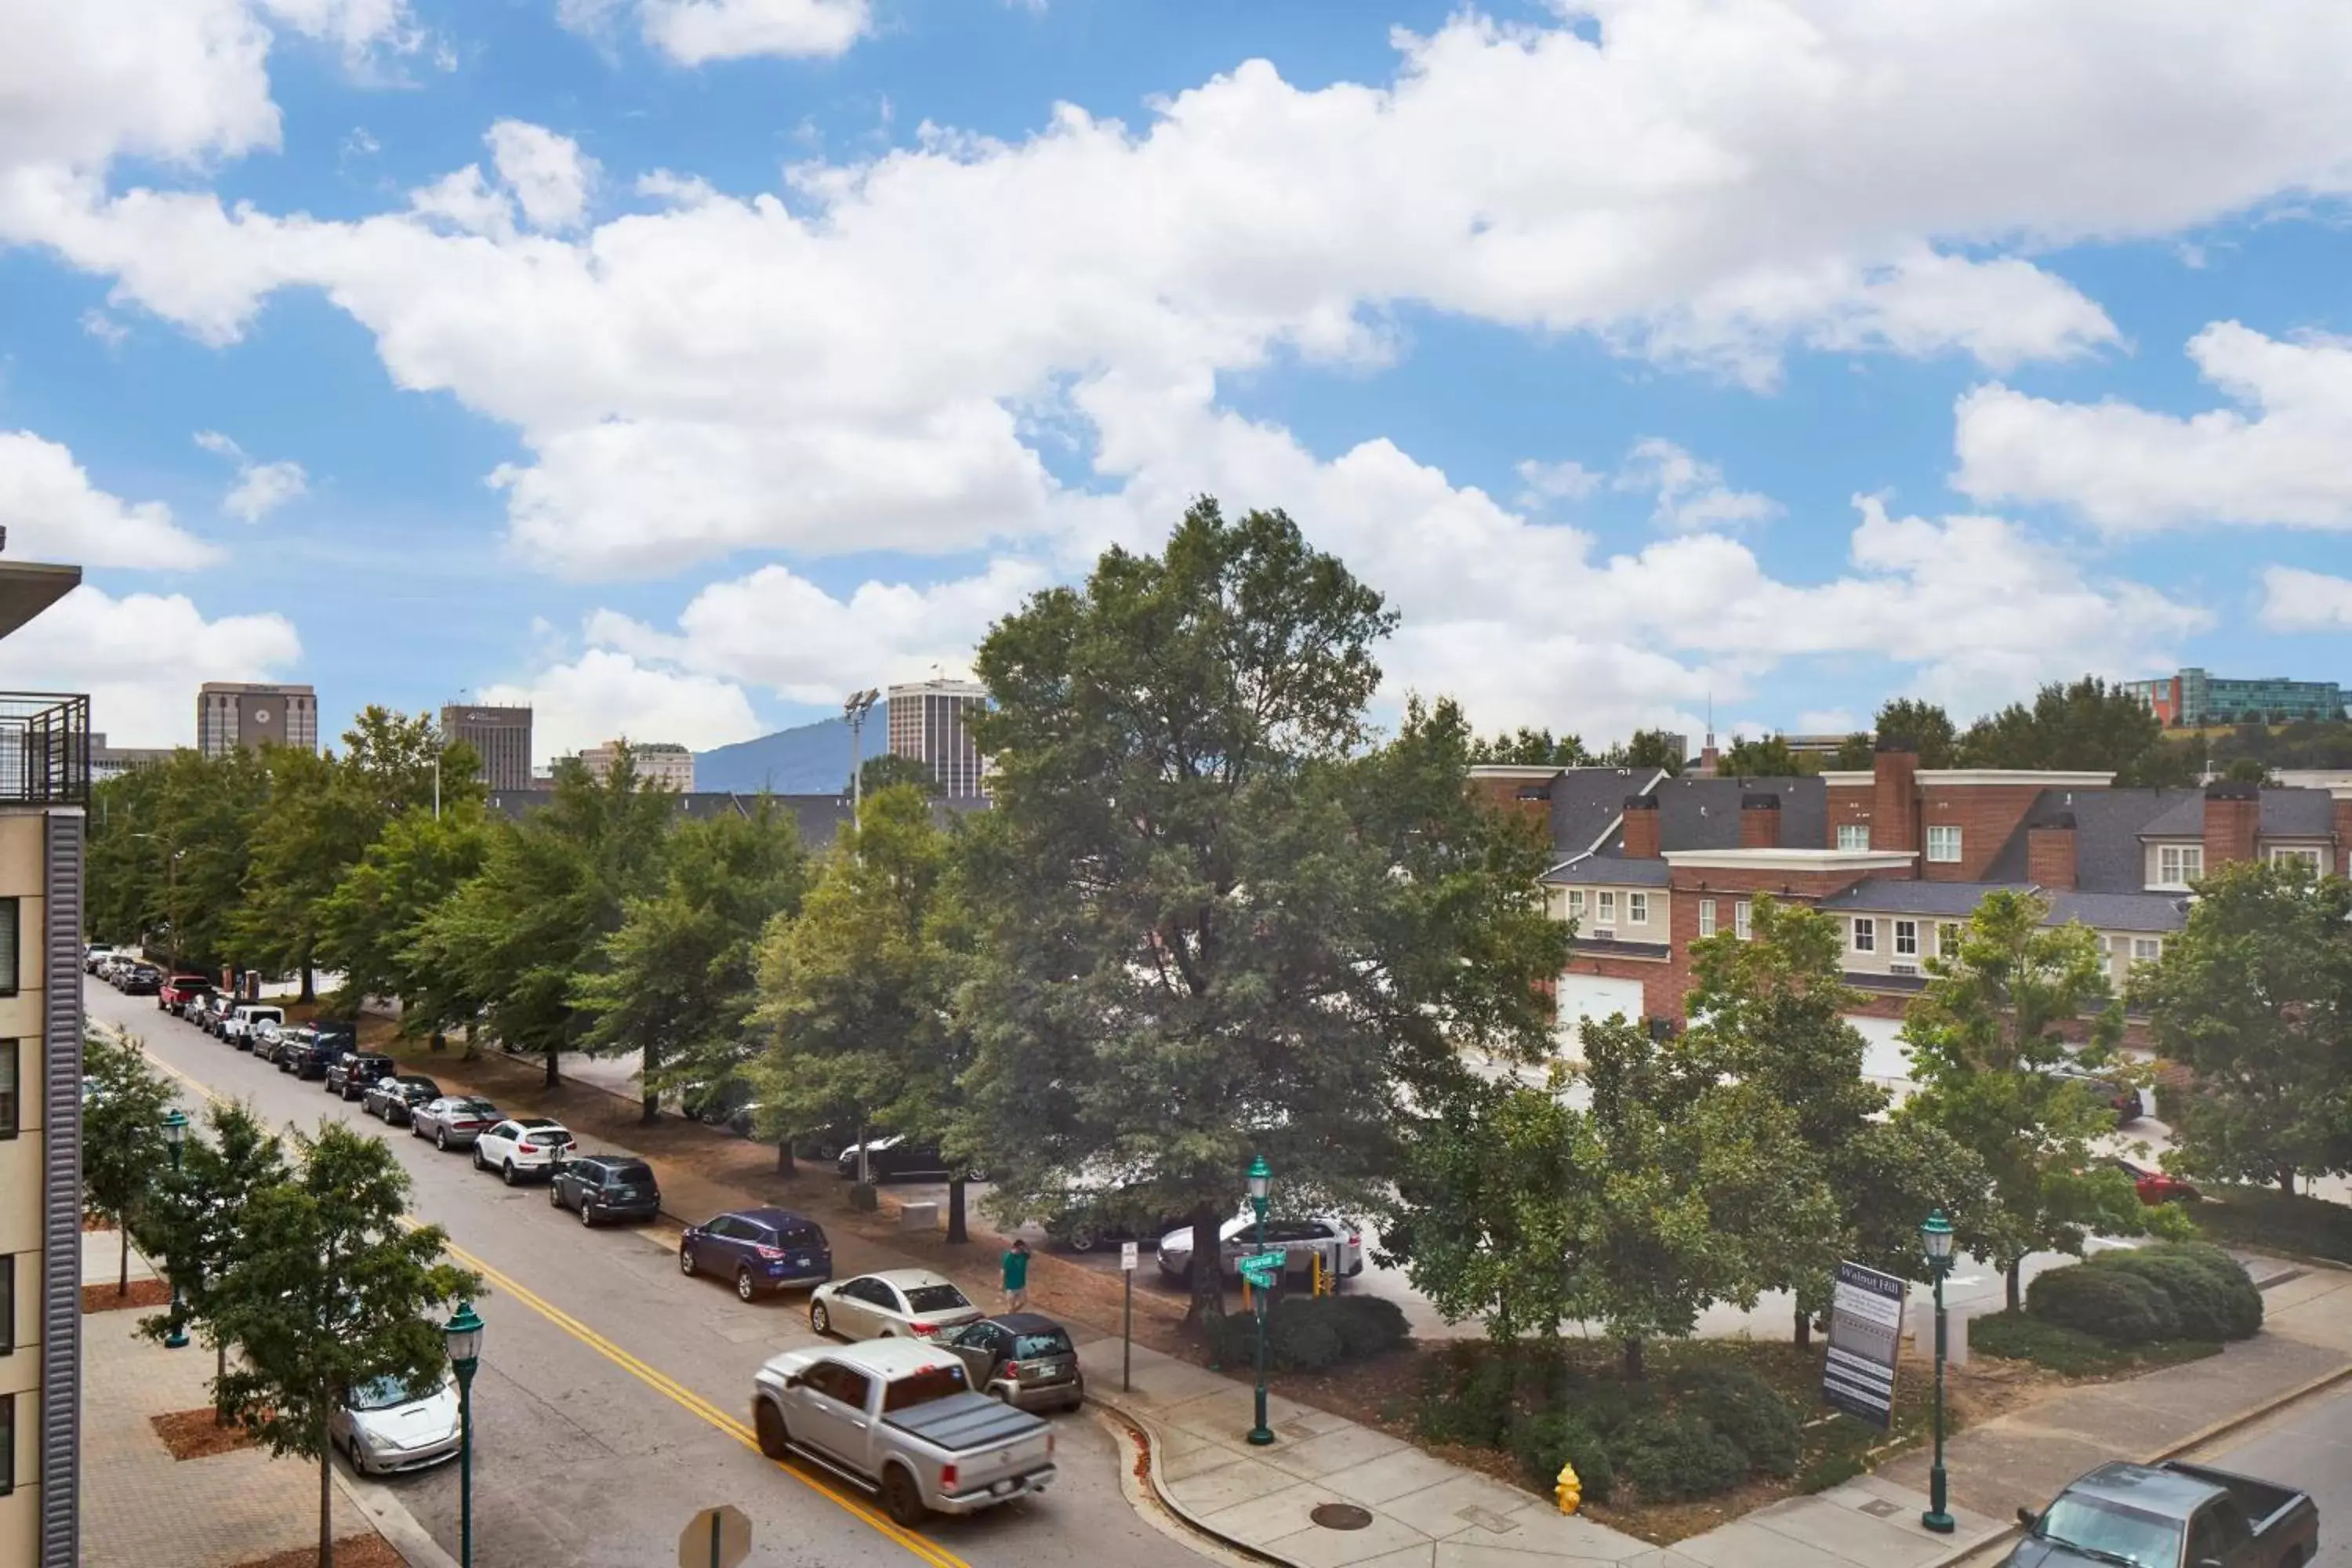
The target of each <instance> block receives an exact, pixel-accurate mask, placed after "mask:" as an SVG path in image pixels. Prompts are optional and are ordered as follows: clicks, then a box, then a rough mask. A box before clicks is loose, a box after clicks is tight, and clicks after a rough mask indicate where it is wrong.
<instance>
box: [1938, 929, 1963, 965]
mask: <svg viewBox="0 0 2352 1568" xmlns="http://www.w3.org/2000/svg"><path fill="white" fill-rule="evenodd" d="M1959 955H1960V922H1959V921H1937V922H1936V956H1937V958H1958V957H1959Z"/></svg>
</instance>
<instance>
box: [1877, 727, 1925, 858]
mask: <svg viewBox="0 0 2352 1568" xmlns="http://www.w3.org/2000/svg"><path fill="white" fill-rule="evenodd" d="M1870 847H1872V848H1873V849H1885V850H1893V851H1895V852H1896V853H1903V852H1906V851H1907V852H1908V853H1911V854H1914V855H1916V854H1917V853H1918V852H1919V752H1918V749H1917V748H1916V747H1915V746H1913V745H1912V743H1911V742H1910V741H1908V740H1907V739H1906V738H1905V737H1903V736H1900V735H1887V736H1884V737H1882V738H1881V739H1880V741H1879V742H1878V748H1877V750H1876V752H1874V753H1873V755H1872V758H1871V792H1870ZM1903 874H1905V873H1897V875H1903ZM1907 874H1908V875H1910V876H1913V877H1916V876H1917V875H1918V874H1919V863H1918V862H1917V861H1916V860H1915V861H1913V862H1912V863H1911V869H1910V871H1909V872H1908V873H1907Z"/></svg>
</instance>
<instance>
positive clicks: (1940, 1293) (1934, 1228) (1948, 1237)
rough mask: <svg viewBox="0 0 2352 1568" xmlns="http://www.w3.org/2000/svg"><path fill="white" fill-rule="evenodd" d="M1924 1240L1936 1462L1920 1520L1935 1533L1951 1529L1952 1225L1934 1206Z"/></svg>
mask: <svg viewBox="0 0 2352 1568" xmlns="http://www.w3.org/2000/svg"><path fill="white" fill-rule="evenodd" d="M1919 1237H1920V1239H1921V1240H1922V1241H1924V1242H1925V1243H1926V1244H1927V1274H1928V1277H1929V1278H1930V1279H1933V1280H1935V1282H1936V1462H1935V1464H1934V1466H1933V1467H1931V1468H1929V1469H1928V1471H1927V1512H1926V1513H1923V1514H1921V1515H1920V1516H1919V1522H1920V1524H1921V1525H1922V1526H1923V1527H1925V1528H1927V1529H1928V1530H1932V1531H1935V1532H1936V1533H1937V1534H1938V1535H1949V1534H1951V1533H1952V1513H1951V1509H1950V1506H1949V1503H1950V1499H1949V1496H1948V1489H1947V1487H1948V1483H1947V1481H1946V1479H1945V1476H1944V1279H1945V1278H1946V1276H1948V1275H1949V1274H1950V1273H1951V1271H1952V1225H1951V1222H1950V1221H1949V1220H1948V1219H1946V1218H1945V1217H1944V1211H1943V1210H1942V1209H1937V1210H1936V1211H1934V1212H1933V1213H1931V1214H1930V1215H1928V1216H1927V1224H1925V1225H1923V1226H1920V1227H1919Z"/></svg>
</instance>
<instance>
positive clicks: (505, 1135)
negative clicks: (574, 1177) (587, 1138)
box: [474, 1116, 576, 1186]
mask: <svg viewBox="0 0 2352 1568" xmlns="http://www.w3.org/2000/svg"><path fill="white" fill-rule="evenodd" d="M575 1146H576V1140H574V1139H573V1138H572V1134H571V1133H569V1132H567V1131H564V1130H563V1124H562V1122H560V1121H550V1120H549V1119H548V1118H546V1117H544V1116H510V1117H509V1118H507V1120H505V1121H501V1122H499V1124H498V1125H497V1126H495V1127H492V1128H490V1129H488V1131H485V1132H483V1134H482V1135H481V1136H480V1137H478V1138H477V1139H475V1140H474V1169H476V1170H477V1171H489V1170H495V1171H497V1172H498V1173H499V1175H500V1176H502V1177H504V1178H505V1180H506V1184H507V1185H509V1186H512V1185H514V1184H516V1183H517V1182H519V1181H520V1180H522V1178H523V1177H525V1176H552V1175H553V1174H555V1167H556V1166H557V1165H558V1164H559V1163H562V1160H563V1157H564V1156H565V1155H566V1154H569V1153H570V1152H572V1149H573V1148H574V1147H575Z"/></svg>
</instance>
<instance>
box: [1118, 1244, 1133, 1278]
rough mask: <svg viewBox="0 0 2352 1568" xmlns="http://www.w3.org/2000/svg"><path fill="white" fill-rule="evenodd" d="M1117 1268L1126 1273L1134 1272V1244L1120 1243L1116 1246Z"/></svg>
mask: <svg viewBox="0 0 2352 1568" xmlns="http://www.w3.org/2000/svg"><path fill="white" fill-rule="evenodd" d="M1118 1266H1119V1268H1120V1269H1121V1270H1123V1271H1124V1272H1126V1273H1129V1274H1132V1273H1134V1272H1135V1243H1133V1242H1131V1241H1122V1242H1120V1243H1119V1244H1118Z"/></svg>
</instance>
